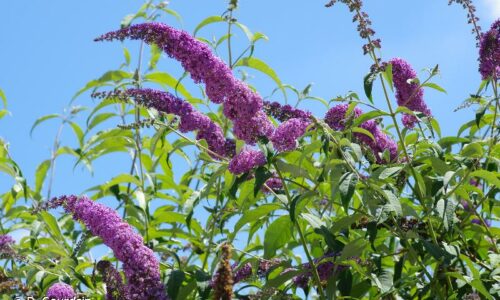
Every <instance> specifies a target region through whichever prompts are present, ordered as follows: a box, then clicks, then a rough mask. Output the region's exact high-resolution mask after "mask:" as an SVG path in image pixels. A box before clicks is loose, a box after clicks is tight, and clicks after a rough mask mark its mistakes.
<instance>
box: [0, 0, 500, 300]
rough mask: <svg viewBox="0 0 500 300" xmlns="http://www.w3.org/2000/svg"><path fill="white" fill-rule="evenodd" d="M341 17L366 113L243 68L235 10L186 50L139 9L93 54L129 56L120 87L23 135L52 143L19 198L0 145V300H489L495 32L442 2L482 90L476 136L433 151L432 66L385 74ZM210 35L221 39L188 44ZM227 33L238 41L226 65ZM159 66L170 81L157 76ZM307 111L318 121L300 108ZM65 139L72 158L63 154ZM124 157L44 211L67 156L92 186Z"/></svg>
mask: <svg viewBox="0 0 500 300" xmlns="http://www.w3.org/2000/svg"><path fill="white" fill-rule="evenodd" d="M336 2H337V1H331V2H330V3H328V4H327V7H331V6H334V8H333V9H335V7H336V5H340V4H337V3H336ZM338 2H341V4H345V5H347V6H348V7H349V10H350V12H351V13H352V14H353V17H354V22H356V23H357V25H358V31H359V35H360V37H361V38H362V39H364V40H365V41H366V44H365V45H364V46H363V52H364V54H365V55H368V56H369V57H371V58H372V59H373V66H372V67H371V68H370V70H369V72H368V74H367V75H365V77H364V88H365V89H364V94H365V95H363V96H360V95H359V94H357V93H354V92H349V93H348V94H347V95H346V96H344V97H335V98H333V99H331V100H330V101H325V100H324V99H321V98H318V97H314V96H313V95H311V94H310V93H311V91H310V86H308V87H306V88H305V89H304V90H302V91H299V90H298V89H296V88H294V87H293V86H291V85H287V84H284V83H282V82H281V80H280V78H279V77H278V76H277V74H276V72H275V71H274V70H273V69H272V68H271V67H270V66H269V65H268V64H267V63H266V62H264V61H263V60H262V59H259V58H257V57H255V56H254V49H255V47H257V46H258V45H259V41H261V40H266V39H267V37H266V36H265V35H264V34H263V33H259V32H256V33H254V32H252V31H250V29H249V28H247V27H246V26H245V25H243V24H242V23H240V22H239V21H238V20H237V19H236V15H237V8H238V3H237V1H236V0H232V1H230V3H229V6H228V9H227V11H226V12H224V13H223V14H222V15H221V16H210V17H208V18H206V19H204V20H203V21H202V22H201V23H200V24H199V25H198V26H197V27H196V29H195V30H194V32H193V34H189V33H187V32H185V31H181V30H178V29H176V28H174V27H172V26H170V25H166V24H162V23H157V22H155V20H156V19H157V17H158V16H159V15H162V14H169V15H172V16H175V17H177V18H179V15H178V14H177V13H176V12H175V11H173V10H171V9H170V8H169V7H168V5H167V4H166V3H165V2H159V3H156V2H155V1H148V2H147V3H146V4H144V5H143V6H142V7H141V8H140V9H139V11H138V12H137V13H135V14H133V15H129V16H126V17H125V18H124V19H123V20H122V23H121V29H118V30H116V31H112V32H109V33H107V34H104V35H102V36H101V37H98V38H97V39H96V41H114V40H119V41H124V40H134V42H133V43H132V44H133V45H140V48H141V51H140V52H139V53H138V64H137V65H136V66H134V65H132V63H131V61H132V59H131V53H130V52H129V50H127V48H124V58H125V62H124V63H123V64H122V65H121V66H120V67H119V68H118V69H116V70H112V71H108V72H106V73H105V74H103V75H102V76H100V77H99V78H98V79H96V80H92V81H90V82H89V83H87V84H86V85H85V87H84V88H82V89H81V90H80V91H78V92H77V94H76V96H75V99H77V98H78V97H82V96H83V95H88V94H89V93H91V96H92V97H93V98H94V99H96V100H97V101H96V102H95V106H94V107H92V108H91V109H90V110H85V109H84V108H82V107H79V106H72V107H70V108H69V109H68V110H67V113H66V114H64V115H59V114H53V115H47V116H43V117H41V118H39V119H38V120H36V122H35V124H34V125H33V129H35V128H36V127H38V126H40V125H41V124H42V123H43V122H44V121H46V120H49V119H55V118H59V119H60V120H61V127H60V130H59V133H58V134H57V137H56V140H55V143H54V148H53V149H52V155H51V157H50V158H49V159H47V160H45V161H43V162H42V163H40V165H39V167H38V168H37V171H36V174H34V180H30V179H29V177H26V174H23V173H22V171H21V169H20V168H19V166H18V165H17V164H16V162H15V161H14V160H13V159H15V154H12V153H9V151H8V147H7V143H6V142H4V141H2V144H1V146H2V147H0V170H1V171H3V172H5V173H6V174H8V175H9V176H11V177H12V178H13V179H14V181H15V184H14V185H13V186H12V188H11V189H9V190H7V191H5V192H4V193H3V194H2V195H1V199H2V210H1V218H2V221H1V233H2V235H0V253H1V255H2V257H1V261H2V262H3V265H2V267H0V291H1V293H2V295H3V298H2V299H11V297H12V296H19V297H24V296H33V297H42V296H45V295H47V296H48V297H52V298H57V299H62V298H65V297H67V298H70V297H80V298H82V297H88V298H92V299H104V298H106V299H305V298H306V297H312V298H315V299H498V298H499V297H500V283H499V279H500V275H499V272H500V268H499V261H500V256H499V252H498V251H499V249H498V234H499V229H498V227H497V226H496V225H497V223H496V221H495V220H498V218H499V215H500V210H499V206H498V192H499V189H498V188H499V186H500V174H499V164H500V161H499V159H500V144H498V143H497V141H498V138H499V132H500V131H499V127H498V118H497V115H498V102H499V95H498V87H499V82H498V80H499V76H500V20H499V21H496V22H495V23H494V24H493V25H492V26H491V28H490V29H489V30H488V31H486V32H484V33H483V32H481V29H480V28H479V27H478V26H477V18H476V17H475V14H474V12H475V9H474V7H473V6H472V3H471V1H465V0H464V1H458V0H457V1H450V2H457V3H458V4H460V5H462V6H463V7H464V8H465V9H466V10H467V13H468V16H469V22H470V23H471V24H472V25H473V30H474V33H475V34H476V35H477V39H478V48H479V51H478V52H479V71H480V73H481V75H482V78H483V81H482V82H481V83H479V88H478V90H477V91H476V92H475V93H474V94H473V95H471V96H470V97H469V98H467V99H466V100H465V101H464V103H463V105H462V106H461V107H460V108H459V109H463V108H467V107H471V106H473V107H477V110H476V114H475V116H473V119H472V120H471V121H469V122H467V123H465V124H463V125H462V126H461V127H460V129H459V132H458V133H457V134H456V135H453V136H445V137H442V136H441V130H440V126H439V122H438V116H433V114H432V112H431V110H430V109H429V108H428V107H427V105H426V103H425V95H424V91H425V90H426V89H434V90H437V91H440V92H444V89H443V88H441V87H440V86H439V85H438V84H436V83H435V82H433V80H434V79H435V77H436V75H438V74H439V68H438V66H435V67H433V68H430V69H428V70H427V71H428V75H427V76H426V77H425V78H418V77H417V73H416V72H415V71H414V70H413V69H412V67H411V65H410V64H409V63H408V62H407V61H405V60H404V59H401V58H393V59H390V60H385V59H382V57H381V43H382V42H381V40H380V39H378V38H377V37H376V35H375V32H374V30H373V29H372V28H371V25H372V24H371V21H370V19H369V17H368V14H366V13H365V12H364V10H363V6H362V3H361V1H360V0H342V1H338ZM214 23H220V24H219V25H221V26H225V29H227V32H226V33H224V34H223V35H222V36H220V37H219V38H218V39H213V40H209V39H205V38H201V37H199V36H197V34H198V32H199V31H200V29H202V28H204V27H210V26H215V24H214ZM235 31H242V32H243V33H244V34H245V35H246V37H247V38H248V44H247V47H246V48H245V49H244V50H243V51H242V52H241V53H235V52H236V51H235V50H234V49H233V48H232V46H231V41H232V40H233V39H234V38H235V37H234V36H233V33H234V32H235ZM195 37H196V38H195ZM129 42H130V41H128V42H127V45H128V43H129ZM132 44H131V45H132ZM146 49H149V53H150V55H146V54H144V53H143V52H145V50H146ZM217 50H218V52H221V51H227V53H228V54H227V61H223V60H222V59H221V58H219V57H218V56H217V55H216V54H215V53H217ZM162 53H165V54H167V55H168V56H169V59H174V60H177V61H179V62H180V64H181V66H182V68H183V71H184V73H183V74H182V75H181V76H180V77H179V76H176V75H173V74H171V73H168V72H165V70H163V69H161V68H159V67H158V61H159V60H160V59H163V58H162V56H161V55H162ZM147 60H149V61H147ZM146 63H147V67H146ZM248 68H250V69H253V70H255V71H257V72H260V73H262V75H265V76H267V77H269V78H270V79H271V80H273V81H274V82H275V84H276V90H275V91H274V93H277V94H278V93H282V94H283V97H284V98H285V99H287V100H288V101H295V102H294V103H295V104H297V105H295V106H292V105H288V104H286V105H283V104H280V103H279V102H270V101H265V100H263V98H262V97H261V96H260V95H259V93H258V92H257V91H256V90H255V89H254V88H253V87H252V86H250V85H248V83H247V82H246V78H247V77H246V75H245V74H246V73H245V72H242V73H241V74H243V76H242V78H238V77H237V76H236V75H235V74H236V72H235V70H245V69H248ZM129 70H132V71H129ZM191 80H192V81H193V82H194V84H193V83H192V82H191V83H190V81H191ZM379 84H380V88H381V89H382V91H383V95H384V98H383V99H376V101H375V99H374V97H373V95H372V91H373V89H374V88H378V85H379ZM274 93H273V94H274ZM0 97H1V98H2V100H3V103H4V107H5V106H6V99H5V96H4V93H3V92H1V91H0ZM305 99H308V100H309V101H317V102H319V103H322V104H324V105H325V114H324V115H323V116H313V115H312V114H311V113H309V112H307V111H304V110H301V109H299V108H298V104H299V103H300V102H301V101H303V100H305ZM362 107H363V110H364V111H363V110H362V109H361V108H362ZM381 107H387V109H385V108H384V109H382V108H381ZM6 113H7V110H6V108H4V109H2V110H0V118H1V117H3V116H4V115H6ZM81 116H86V118H87V122H86V123H85V124H84V125H83V126H82V125H81V124H80V123H79V122H78V120H79V117H81ZM68 126H69V127H70V128H71V130H72V132H73V133H74V137H75V138H76V143H77V147H70V146H65V145H64V144H62V143H61V140H60V132H61V130H62V128H63V127H68ZM97 129H98V131H97ZM120 153H122V154H123V153H126V154H130V172H129V173H123V174H116V176H114V177H113V178H111V179H110V180H108V181H106V182H103V183H102V184H100V185H97V186H93V187H89V188H88V189H87V190H86V191H84V192H85V193H86V194H87V195H89V196H83V195H82V196H74V195H67V196H59V197H55V198H52V197H53V195H52V193H51V186H52V178H53V177H54V176H57V173H55V172H54V170H55V162H56V160H58V159H59V157H61V156H62V155H71V156H73V157H74V158H75V164H76V165H84V166H85V167H87V168H88V169H89V171H90V172H92V170H93V165H94V164H95V163H96V161H97V160H98V159H101V158H102V159H108V160H111V159H113V158H114V157H116V155H118V154H120ZM183 170H184V171H185V172H184V173H183V174H180V173H181V172H183ZM44 191H46V194H45V192H44ZM103 200H105V201H103ZM60 207H62V209H61V208H60ZM14 234H16V236H21V237H20V241H19V242H16V241H15V240H14V239H13V238H12V237H11V236H12V235H14ZM109 250H111V251H109ZM91 251H92V252H93V253H94V255H95V253H98V254H99V255H98V258H97V259H96V257H95V256H94V255H92V253H91Z"/></svg>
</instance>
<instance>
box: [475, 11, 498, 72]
mask: <svg viewBox="0 0 500 300" xmlns="http://www.w3.org/2000/svg"><path fill="white" fill-rule="evenodd" d="M479 44H480V47H479V73H481V76H482V78H483V79H487V78H488V77H490V76H491V77H493V78H495V79H496V78H498V77H500V19H498V20H496V21H495V22H494V23H493V24H492V25H491V28H490V30H488V31H487V32H485V33H484V34H482V36H481V41H480V43H479Z"/></svg>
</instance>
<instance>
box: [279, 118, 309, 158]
mask: <svg viewBox="0 0 500 300" xmlns="http://www.w3.org/2000/svg"><path fill="white" fill-rule="evenodd" d="M310 123H311V122H310V121H309V120H305V119H300V118H293V119H290V120H288V121H285V122H283V123H281V124H280V126H279V127H278V128H277V129H276V131H275V132H274V133H273V135H272V137H271V141H272V142H273V146H274V148H275V149H276V150H277V151H279V152H285V151H291V150H294V149H295V148H297V139H298V138H300V137H301V136H303V135H304V133H305V132H306V128H307V126H309V124H310Z"/></svg>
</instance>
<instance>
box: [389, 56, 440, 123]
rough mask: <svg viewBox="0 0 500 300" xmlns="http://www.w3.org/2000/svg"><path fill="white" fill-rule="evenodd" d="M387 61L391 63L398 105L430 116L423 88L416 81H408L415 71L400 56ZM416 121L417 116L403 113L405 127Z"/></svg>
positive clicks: (415, 75)
mask: <svg viewBox="0 0 500 300" xmlns="http://www.w3.org/2000/svg"><path fill="white" fill-rule="evenodd" d="M389 62H390V63H391V64H392V75H393V80H394V87H395V88H396V99H397V101H398V105H399V106H404V107H407V108H408V109H410V110H412V111H418V112H421V113H423V114H424V115H425V116H427V117H430V116H431V111H430V109H429V108H428V107H427V105H426V104H425V102H424V90H423V89H422V88H421V87H420V86H419V84H418V83H415V82H412V83H408V81H409V80H411V79H415V78H417V73H416V72H415V71H414V70H413V69H412V67H411V65H410V64H409V63H408V62H406V61H405V60H403V59H401V58H394V59H391V60H390V61H389ZM417 121H418V120H417V117H415V116H413V115H408V114H404V115H403V124H404V126H405V127H407V128H413V127H414V126H415V124H416V123H417Z"/></svg>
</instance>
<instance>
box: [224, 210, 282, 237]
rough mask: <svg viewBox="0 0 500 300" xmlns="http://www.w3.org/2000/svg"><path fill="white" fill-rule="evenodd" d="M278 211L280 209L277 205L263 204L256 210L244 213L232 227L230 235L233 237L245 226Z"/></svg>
mask: <svg viewBox="0 0 500 300" xmlns="http://www.w3.org/2000/svg"><path fill="white" fill-rule="evenodd" d="M278 209H280V206H279V205H278V204H263V205H260V206H259V207H257V208H256V209H253V210H247V211H245V212H244V213H243V216H242V217H241V218H240V219H239V220H238V222H236V225H234V230H233V232H232V234H233V235H235V234H236V233H237V232H238V231H239V230H240V229H241V228H242V227H243V226H244V225H245V224H248V223H251V222H256V221H258V220H259V219H260V218H262V217H264V216H267V215H269V214H270V213H271V212H273V211H275V210H278Z"/></svg>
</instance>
